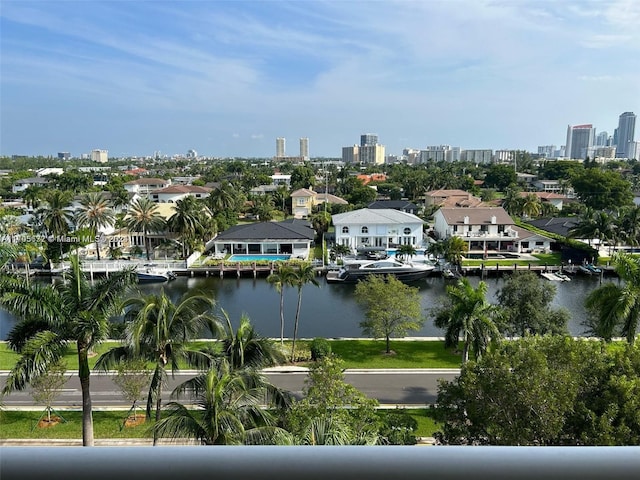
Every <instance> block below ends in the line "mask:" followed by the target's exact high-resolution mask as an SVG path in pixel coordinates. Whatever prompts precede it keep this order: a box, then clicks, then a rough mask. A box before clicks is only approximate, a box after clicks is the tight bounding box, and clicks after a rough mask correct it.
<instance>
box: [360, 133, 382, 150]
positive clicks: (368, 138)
mask: <svg viewBox="0 0 640 480" xmlns="http://www.w3.org/2000/svg"><path fill="white" fill-rule="evenodd" d="M377 144H378V135H376V134H375V133H365V134H364V135H360V146H361V147H366V146H367V145H377Z"/></svg>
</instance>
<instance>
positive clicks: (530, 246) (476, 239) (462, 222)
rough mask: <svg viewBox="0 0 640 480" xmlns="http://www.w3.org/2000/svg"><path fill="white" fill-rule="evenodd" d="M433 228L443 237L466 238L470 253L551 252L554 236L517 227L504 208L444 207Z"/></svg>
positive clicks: (443, 238)
mask: <svg viewBox="0 0 640 480" xmlns="http://www.w3.org/2000/svg"><path fill="white" fill-rule="evenodd" d="M433 229H434V232H435V234H436V237H437V238H438V239H439V240H445V239H447V238H450V237H454V236H455V237H460V238H462V239H463V240H465V241H466V242H467V244H468V249H469V252H470V253H473V252H479V253H483V254H484V253H486V252H488V251H492V252H514V253H535V252H548V251H550V249H551V243H552V239H551V238H548V237H545V236H543V235H539V234H535V233H532V232H530V231H528V230H525V229H523V228H520V227H518V226H516V225H515V223H514V221H513V219H512V218H511V217H510V216H509V214H508V213H507V212H506V210H505V209H504V208H502V207H475V208H464V207H457V208H440V209H439V210H438V211H437V212H436V213H435V215H434V227H433Z"/></svg>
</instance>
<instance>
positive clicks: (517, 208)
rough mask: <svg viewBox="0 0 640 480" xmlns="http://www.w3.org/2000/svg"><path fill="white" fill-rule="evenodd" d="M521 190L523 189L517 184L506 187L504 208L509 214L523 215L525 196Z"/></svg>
mask: <svg viewBox="0 0 640 480" xmlns="http://www.w3.org/2000/svg"><path fill="white" fill-rule="evenodd" d="M520 192H521V190H520V189H519V188H518V187H516V186H515V185H510V186H508V187H507V188H506V189H505V195H504V198H503V199H502V208H504V209H505V210H506V211H507V212H508V213H509V215H515V216H520V215H522V203H523V198H522V197H521V196H520Z"/></svg>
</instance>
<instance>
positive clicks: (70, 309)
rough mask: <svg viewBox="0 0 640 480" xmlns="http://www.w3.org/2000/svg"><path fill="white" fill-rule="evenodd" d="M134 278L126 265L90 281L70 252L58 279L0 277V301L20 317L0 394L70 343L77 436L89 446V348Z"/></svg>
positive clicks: (18, 387) (23, 380)
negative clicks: (78, 408) (77, 398)
mask: <svg viewBox="0 0 640 480" xmlns="http://www.w3.org/2000/svg"><path fill="white" fill-rule="evenodd" d="M135 279H136V277H135V274H134V273H133V272H132V271H130V270H126V271H122V272H118V273H113V274H111V275H109V277H108V278H104V279H102V280H99V281H96V282H90V281H89V280H88V279H87V277H86V275H85V274H84V273H83V272H82V270H81V268H80V262H79V261H78V259H77V257H75V256H74V257H72V258H71V271H70V272H69V274H68V277H67V281H65V282H62V283H53V284H46V285H45V284H42V283H31V284H28V283H27V282H26V280H25V279H24V278H21V277H12V276H9V275H5V276H3V277H2V278H0V305H2V307H3V308H6V309H7V310H8V311H9V312H11V313H13V314H14V315H15V316H16V317H18V318H19V319H20V320H19V322H18V323H17V324H16V326H15V327H14V328H13V329H12V330H11V332H10V333H9V336H8V341H9V346H10V347H11V349H12V350H14V351H15V352H17V353H18V354H20V358H19V359H18V361H17V362H16V365H15V366H14V367H13V369H12V370H11V372H10V373H9V376H8V378H7V382H6V384H5V386H4V389H3V391H2V393H3V394H8V393H10V392H11V391H13V390H22V389H24V388H25V386H26V385H27V383H29V382H30V381H31V379H33V378H35V377H37V376H38V375H40V374H42V373H43V372H45V371H46V370H47V368H48V367H49V366H50V365H52V364H55V363H56V362H57V361H58V360H60V359H61V358H62V357H63V356H64V354H65V353H66V351H67V347H68V346H69V344H73V343H75V345H76V350H77V355H78V376H79V378H80V388H81V390H82V440H83V445H84V446H92V445H93V415H92V404H91V392H90V370H89V352H90V350H91V349H92V348H93V347H94V346H95V345H96V344H98V343H99V342H100V341H101V340H103V339H104V338H105V337H106V336H107V334H108V332H109V325H110V323H109V317H110V314H111V313H112V310H113V308H114V306H115V305H116V304H117V302H118V300H119V298H120V297H121V296H122V295H123V294H124V292H125V291H126V289H127V288H128V287H129V286H130V285H132V284H133V283H134V282H135Z"/></svg>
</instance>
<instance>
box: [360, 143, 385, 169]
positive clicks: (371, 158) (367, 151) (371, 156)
mask: <svg viewBox="0 0 640 480" xmlns="http://www.w3.org/2000/svg"><path fill="white" fill-rule="evenodd" d="M384 154H385V151H384V145H378V144H375V145H360V148H359V156H360V163H361V164H363V165H382V164H383V163H384Z"/></svg>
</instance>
